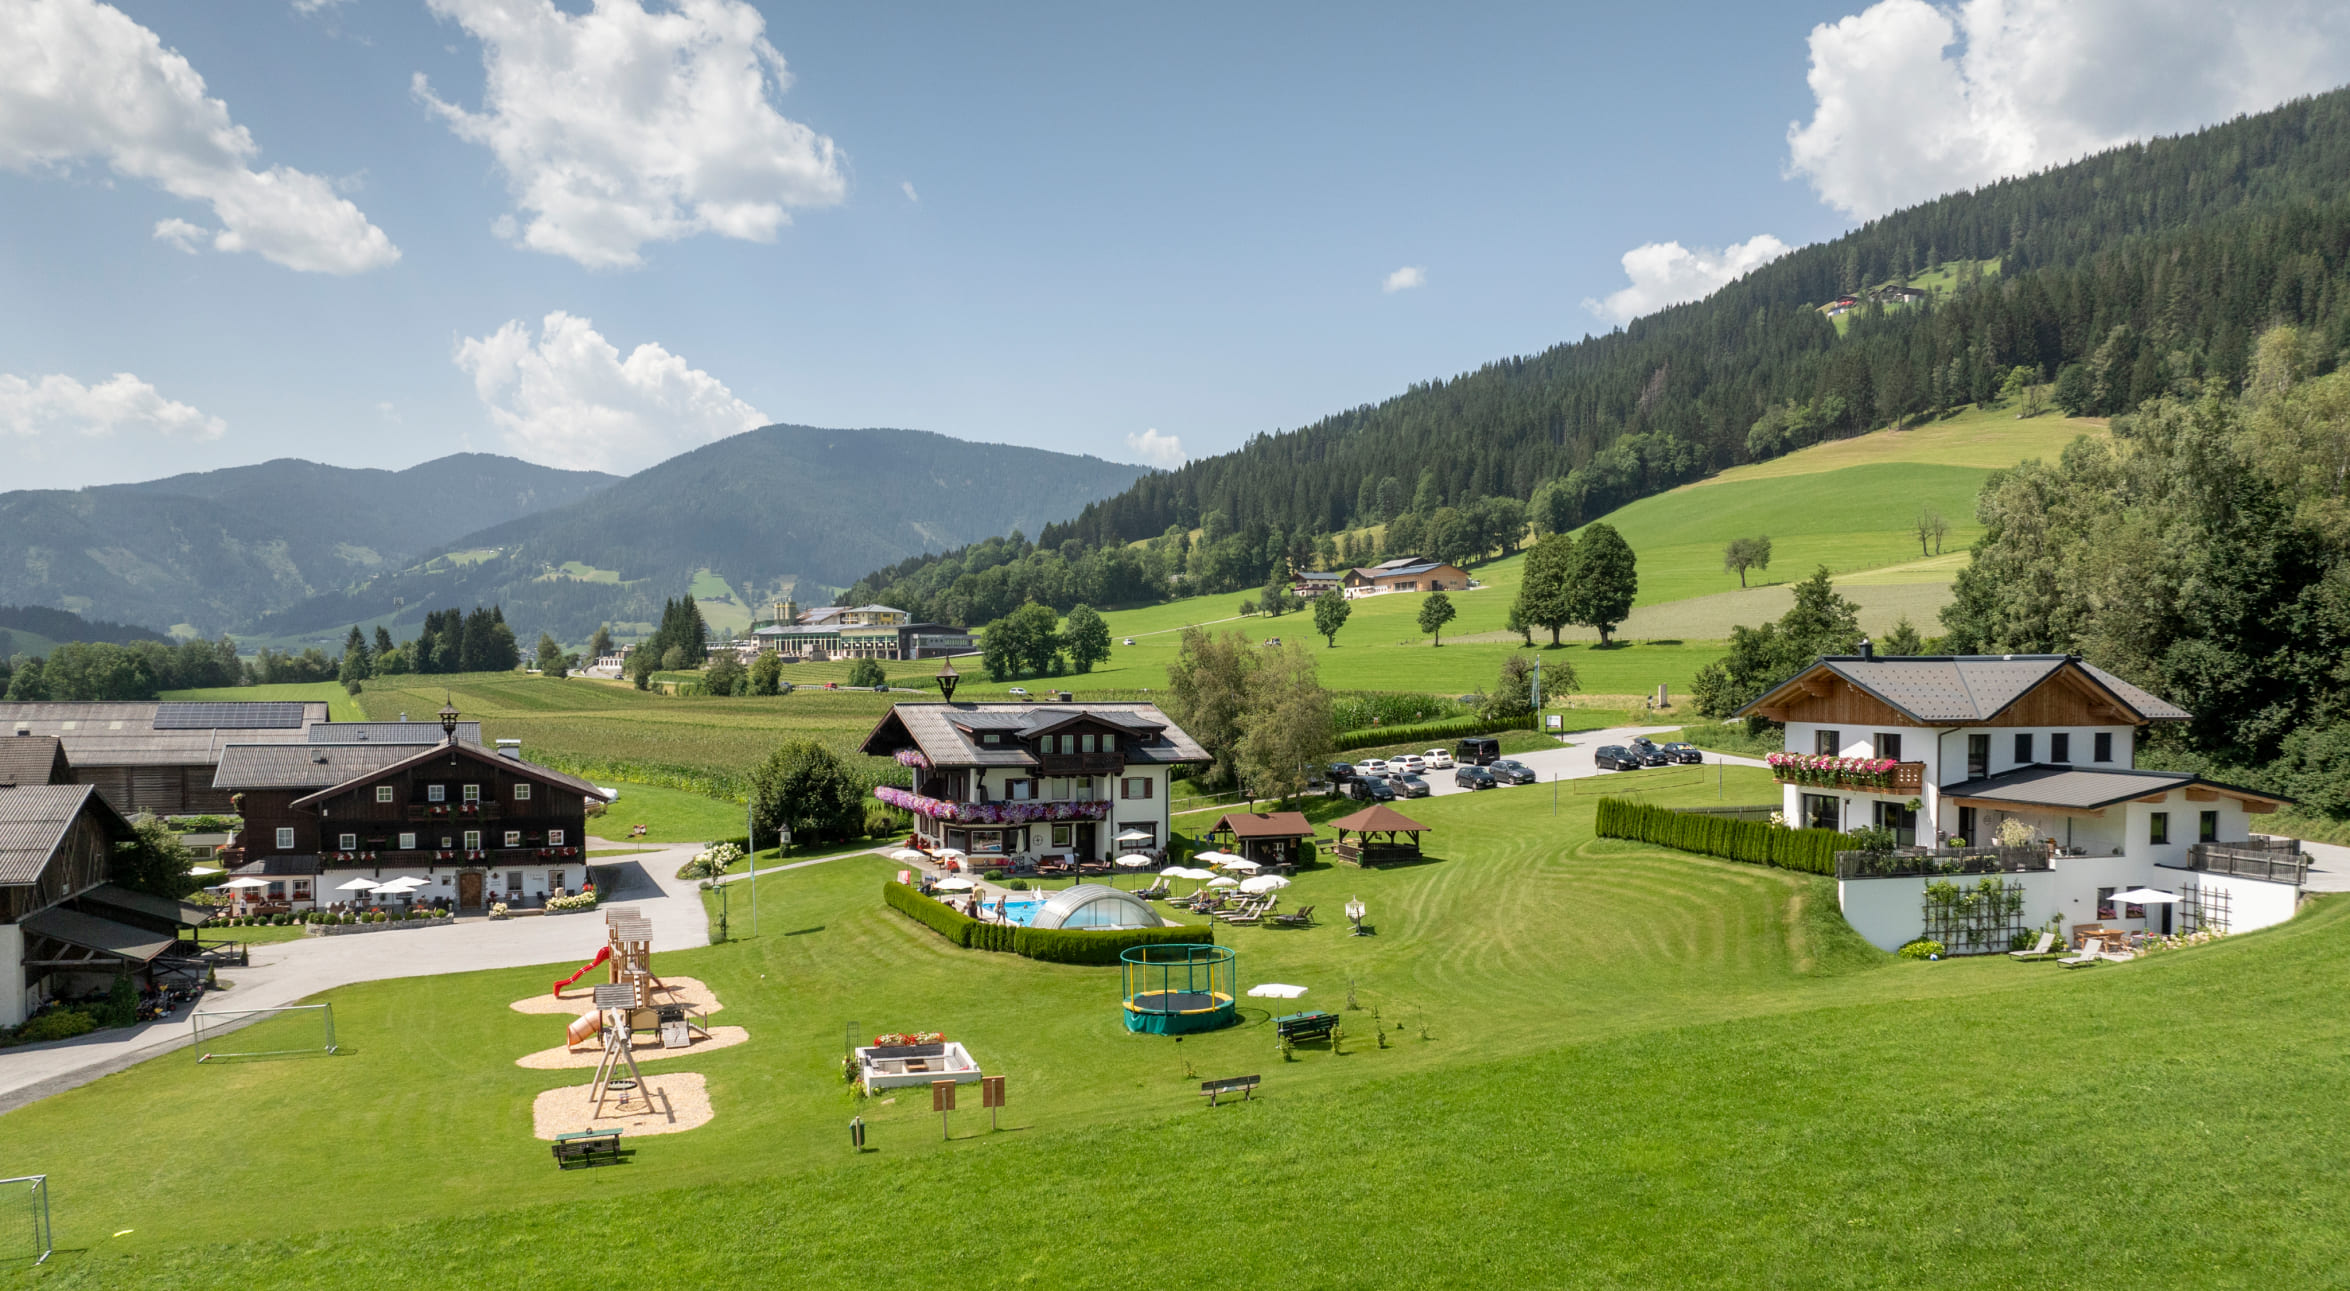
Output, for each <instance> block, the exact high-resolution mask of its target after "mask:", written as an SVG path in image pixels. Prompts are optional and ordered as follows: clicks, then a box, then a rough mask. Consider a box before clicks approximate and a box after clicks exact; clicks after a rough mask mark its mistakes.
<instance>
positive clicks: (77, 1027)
mask: <svg viewBox="0 0 2350 1291" xmlns="http://www.w3.org/2000/svg"><path fill="white" fill-rule="evenodd" d="M97 1029H98V1021H97V1019H95V1018H93V1017H91V1016H90V1015H89V1014H87V1013H84V1012H82V1011H81V1010H80V1009H51V1010H50V1011H49V1012H47V1013H44V1014H42V1015H41V1016H39V1017H37V1018H34V1019H33V1020H32V1021H30V1022H27V1023H25V1024H24V1025H23V1026H21V1027H18V1028H17V1031H16V1038H17V1039H19V1040H21V1041H23V1042H24V1043H26V1044H39V1043H41V1042H42V1041H44V1040H71V1039H73V1038H74V1037H75V1036H77V1035H88V1034H89V1033H91V1032H92V1031H95V1030H97Z"/></svg>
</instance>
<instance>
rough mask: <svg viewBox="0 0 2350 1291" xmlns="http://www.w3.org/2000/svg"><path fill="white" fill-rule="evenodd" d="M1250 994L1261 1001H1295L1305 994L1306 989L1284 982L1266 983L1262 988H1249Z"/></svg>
mask: <svg viewBox="0 0 2350 1291" xmlns="http://www.w3.org/2000/svg"><path fill="white" fill-rule="evenodd" d="M1248 993H1249V994H1251V995H1254V996H1256V997H1258V998H1259V999H1267V1000H1294V999H1296V998H1297V997H1298V996H1300V995H1303V994H1305V993H1306V988H1305V987H1302V986H1290V985H1288V984H1286V983H1283V982H1266V983H1265V984H1264V985H1262V986H1252V987H1249V988H1248Z"/></svg>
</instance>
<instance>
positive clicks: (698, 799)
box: [587, 782, 744, 844]
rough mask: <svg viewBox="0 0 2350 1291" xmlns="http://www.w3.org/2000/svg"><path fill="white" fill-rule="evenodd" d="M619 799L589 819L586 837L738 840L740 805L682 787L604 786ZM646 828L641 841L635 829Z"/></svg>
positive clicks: (654, 840) (650, 840)
mask: <svg viewBox="0 0 2350 1291" xmlns="http://www.w3.org/2000/svg"><path fill="white" fill-rule="evenodd" d="M605 787H607V788H612V789H618V790H619V791H620V797H619V798H618V799H617V800H615V801H614V802H613V803H612V805H611V806H610V807H607V808H605V809H604V814H603V815H601V816H597V817H594V818H593V819H591V820H589V821H588V826H587V827H588V833H589V834H590V835H592V836H594V837H596V838H603V839H609V840H611V841H613V842H616V843H617V842H635V843H646V844H658V843H707V842H709V841H710V840H712V839H714V838H740V837H742V833H743V828H744V826H743V805H742V804H741V803H739V802H726V801H724V800H721V799H717V798H711V797H708V796H706V795H703V794H698V793H693V792H691V791H688V790H685V789H664V788H662V787H661V786H659V785H650V784H628V783H626V782H622V783H619V784H607V785H606V786H605ZM639 825H643V826H644V827H645V833H644V837H642V838H638V837H636V836H635V834H634V833H633V831H634V830H635V829H636V827H637V826H639Z"/></svg>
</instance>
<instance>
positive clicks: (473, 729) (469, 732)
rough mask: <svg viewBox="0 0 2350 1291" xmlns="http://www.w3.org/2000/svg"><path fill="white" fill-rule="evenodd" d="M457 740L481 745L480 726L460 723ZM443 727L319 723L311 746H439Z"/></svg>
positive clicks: (435, 724) (430, 724) (313, 729)
mask: <svg viewBox="0 0 2350 1291" xmlns="http://www.w3.org/2000/svg"><path fill="white" fill-rule="evenodd" d="M457 738H458V739H461V740H463V741H465V742H466V743H468V744H479V743H481V723H479V722H459V723H457ZM441 739H442V735H441V724H440V723H439V722H438V721H431V722H319V723H317V724H316V725H314V726H312V727H311V728H310V742H311V743H312V744H438V743H440V742H441Z"/></svg>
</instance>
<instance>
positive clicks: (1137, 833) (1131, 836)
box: [1118, 829, 1158, 843]
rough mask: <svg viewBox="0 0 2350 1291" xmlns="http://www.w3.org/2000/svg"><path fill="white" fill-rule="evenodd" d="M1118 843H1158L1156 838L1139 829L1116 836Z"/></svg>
mask: <svg viewBox="0 0 2350 1291" xmlns="http://www.w3.org/2000/svg"><path fill="white" fill-rule="evenodd" d="M1118 841H1119V842H1121V843H1155V842H1157V841H1158V836H1157V835H1155V834H1149V833H1145V832H1144V831H1142V830H1139V829H1129V830H1127V831H1125V832H1124V833H1122V834H1120V835H1118Z"/></svg>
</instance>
